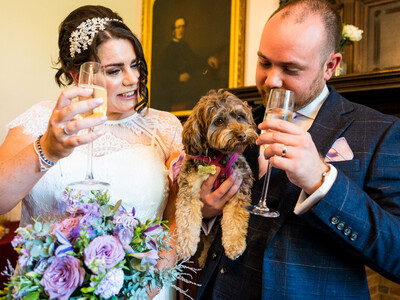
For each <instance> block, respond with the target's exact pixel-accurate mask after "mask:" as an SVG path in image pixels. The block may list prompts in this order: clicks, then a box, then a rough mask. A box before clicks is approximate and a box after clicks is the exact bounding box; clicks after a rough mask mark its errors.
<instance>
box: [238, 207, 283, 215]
mask: <svg viewBox="0 0 400 300" xmlns="http://www.w3.org/2000/svg"><path fill="white" fill-rule="evenodd" d="M244 208H245V209H246V210H247V211H248V212H250V213H251V214H253V215H257V216H262V217H267V218H277V217H279V216H280V213H279V212H278V211H276V210H274V209H271V208H268V207H262V206H259V205H246V206H245V207H244Z"/></svg>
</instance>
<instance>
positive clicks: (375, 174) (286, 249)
mask: <svg viewBox="0 0 400 300" xmlns="http://www.w3.org/2000/svg"><path fill="white" fill-rule="evenodd" d="M341 26H342V25H341V21H340V17H339V15H338V14H337V12H336V11H335V10H334V9H333V8H332V7H331V6H330V5H329V4H328V3H327V2H325V1H322V0H293V1H289V2H288V4H286V6H283V7H281V8H280V9H278V10H277V11H276V12H275V13H274V14H273V15H272V16H271V17H270V19H269V20H268V21H267V23H266V25H265V27H264V30H263V33H262V36H261V41H260V46H259V51H258V54H257V55H258V63H257V70H256V83H257V87H258V89H259V91H260V92H261V94H262V96H263V99H267V97H268V94H269V91H270V89H272V88H284V89H290V90H293V91H294V92H295V110H296V112H297V114H296V116H297V118H296V119H294V121H293V123H289V122H286V121H282V120H269V121H266V122H262V114H263V111H262V110H261V111H260V109H257V110H256V111H255V118H256V119H258V121H259V123H260V122H261V123H260V125H259V129H262V130H267V131H266V132H265V133H263V134H261V135H260V136H259V138H258V140H257V145H258V146H260V145H262V144H269V145H270V146H269V147H267V148H266V149H265V151H264V152H263V153H259V147H258V146H254V147H252V148H248V149H247V150H246V153H245V154H246V157H247V160H248V162H249V164H250V165H251V167H252V170H253V173H254V176H255V178H257V180H256V181H255V183H254V187H253V191H252V198H253V203H257V202H258V200H259V197H260V193H261V188H262V182H263V176H264V173H265V169H266V165H265V164H266V160H268V159H269V160H270V163H271V164H272V166H273V171H272V176H271V182H270V188H269V191H268V205H269V206H270V207H271V208H274V209H276V210H278V211H279V212H280V214H281V216H280V217H278V218H276V219H271V218H264V217H261V216H254V215H251V217H250V221H249V231H248V236H247V249H246V251H245V253H244V254H243V255H242V256H241V257H239V258H238V259H236V260H234V261H232V260H230V259H228V258H227V257H226V256H225V255H224V251H223V248H222V246H221V231H220V230H219V233H218V236H217V238H216V239H215V241H214V243H213V245H212V246H211V248H210V250H209V252H208V259H207V262H206V265H205V267H204V269H203V271H202V277H201V281H200V283H201V284H202V286H201V287H200V288H199V291H198V295H197V297H198V299H333V298H334V299H348V298H351V297H353V298H356V299H369V290H368V284H367V280H366V275H365V268H364V265H368V266H369V267H371V268H372V269H374V270H376V271H378V272H379V273H381V274H382V275H384V276H385V277H387V278H389V279H391V280H393V281H396V282H400V239H399V238H398V237H399V236H400V121H399V119H398V118H396V117H393V116H386V115H383V114H381V113H379V112H376V111H374V110H372V109H369V108H367V107H364V106H362V105H359V104H355V103H352V102H349V101H348V100H346V99H345V98H343V97H342V96H340V95H339V94H338V93H337V92H336V91H335V89H334V88H332V87H328V86H327V85H326V81H327V80H329V79H330V78H331V76H332V74H333V72H334V70H335V68H336V67H337V66H338V64H339V62H340V60H341V59H342V56H341V54H339V53H338V52H337V50H338V46H339V41H340V34H341V28H342V27H341ZM377 100H378V99H377ZM268 130H271V131H268ZM274 131H275V132H274ZM276 131H277V132H276ZM283 149H285V151H283ZM217 175H218V174H215V175H214V176H211V177H210V178H209V179H208V180H207V181H206V182H205V183H204V184H203V187H202V200H203V202H204V204H205V205H204V208H203V216H204V217H205V218H213V217H215V216H218V215H220V214H221V212H222V207H223V205H224V204H225V203H226V201H228V200H229V198H230V197H231V195H232V194H234V193H235V191H236V190H237V188H238V185H240V179H238V178H235V177H234V176H232V177H230V178H229V179H228V180H226V181H225V183H224V184H223V185H221V186H220V188H219V189H217V190H215V191H213V190H212V185H213V181H214V180H215V178H216V176H217ZM214 226H219V224H218V217H217V221H216V222H215V224H214Z"/></svg>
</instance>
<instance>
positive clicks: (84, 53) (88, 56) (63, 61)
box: [55, 5, 148, 111]
mask: <svg viewBox="0 0 400 300" xmlns="http://www.w3.org/2000/svg"><path fill="white" fill-rule="evenodd" d="M93 18H96V19H93ZM91 19H93V20H94V21H93V23H91V22H89V23H88V21H89V20H91ZM96 21H100V22H102V24H104V27H102V26H99V25H98V23H96ZM122 21H123V20H122V18H121V17H120V16H119V15H118V14H117V13H115V12H113V11H112V10H111V9H109V8H107V7H104V6H100V5H85V6H81V7H79V8H77V9H75V10H74V11H72V12H71V13H70V14H69V15H68V16H67V17H66V18H65V20H64V21H62V23H61V24H60V27H59V37H58V48H59V57H58V60H57V62H56V65H60V66H59V67H57V68H56V69H57V73H56V75H55V80H56V82H57V84H58V85H59V86H60V87H61V86H64V87H66V86H68V85H70V84H72V83H73V78H72V76H71V74H70V72H71V71H75V72H79V68H80V66H81V64H83V63H84V62H87V61H89V60H93V59H94V60H96V61H99V58H98V56H97V51H98V47H99V46H100V45H101V44H102V43H104V42H105V41H107V40H109V39H125V40H128V41H129V42H130V43H131V44H132V46H133V49H134V51H135V54H136V57H137V60H138V69H139V82H140V84H139V93H140V96H141V101H139V103H138V104H137V105H136V107H135V109H136V110H137V111H141V110H142V109H143V108H145V107H146V106H147V103H148V90H147V86H146V84H147V75H148V71H147V63H146V61H145V59H144V54H143V48H142V45H141V43H140V41H139V40H138V38H137V37H136V36H135V35H134V34H133V33H132V31H131V30H130V29H129V28H128V27H127V26H126V25H125V24H124V23H123V22H122ZM85 22H86V23H85ZM88 24H90V25H88ZM78 26H79V28H78ZM80 28H83V30H82V29H81V30H79V29H80ZM86 29H88V30H86ZM93 31H94V36H91V33H92V32H93ZM76 34H78V35H81V37H82V36H83V37H84V38H83V39H82V40H83V42H82V41H81V42H80V44H79V43H76V45H74V44H73V43H74V41H73V36H72V35H74V36H75V35H76ZM85 39H86V40H85ZM88 40H89V41H88Z"/></svg>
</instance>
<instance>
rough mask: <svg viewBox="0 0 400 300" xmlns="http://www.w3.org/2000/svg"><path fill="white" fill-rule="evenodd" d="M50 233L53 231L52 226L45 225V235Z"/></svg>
mask: <svg viewBox="0 0 400 300" xmlns="http://www.w3.org/2000/svg"><path fill="white" fill-rule="evenodd" d="M50 231H51V225H50V223H44V225H43V232H44V233H45V234H49V233H50Z"/></svg>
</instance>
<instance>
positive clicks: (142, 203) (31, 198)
mask: <svg viewBox="0 0 400 300" xmlns="http://www.w3.org/2000/svg"><path fill="white" fill-rule="evenodd" d="M54 105H55V103H54V102H50V101H48V102H41V103H39V104H36V105H35V106H33V107H32V108H30V109H29V110H27V111H26V112H24V113H23V114H21V115H20V116H18V117H17V118H16V119H14V120H13V121H12V122H11V123H9V124H8V125H7V127H8V128H14V127H17V126H23V132H24V134H27V135H31V136H32V137H37V136H39V135H41V134H43V133H44V132H45V131H46V129H47V123H48V120H49V118H50V115H51V112H52V110H53V108H54ZM98 129H101V130H103V131H104V132H105V134H104V135H103V136H101V137H100V138H98V139H97V140H96V141H95V142H94V151H93V152H94V159H93V174H94V177H95V179H97V180H101V181H106V182H108V183H110V184H111V188H110V194H111V202H112V203H115V202H117V201H118V200H119V199H122V201H123V206H124V207H125V208H126V209H127V210H129V211H130V210H131V209H132V207H135V210H136V216H137V217H138V218H139V219H140V220H142V221H145V220H147V219H148V218H155V217H160V218H161V217H162V214H163V211H164V208H165V206H166V202H167V196H168V191H169V189H168V170H167V169H166V167H165V162H166V160H167V159H168V158H169V156H170V154H171V153H172V152H174V151H180V150H181V148H182V145H181V134H182V126H181V124H180V122H179V120H178V119H177V118H176V117H175V116H173V115H172V114H170V113H167V112H162V111H158V110H154V109H148V110H144V111H143V112H142V113H140V114H139V113H135V114H134V115H132V116H130V117H128V118H126V119H123V120H118V121H107V122H106V123H105V124H104V125H102V126H101V128H98ZM86 164H87V146H82V147H78V148H76V149H75V150H74V151H73V153H72V154H71V155H70V156H68V157H66V158H64V159H61V160H60V161H58V162H57V164H56V165H55V166H54V167H53V168H51V169H50V170H49V171H47V173H46V174H45V175H44V176H43V177H42V178H41V179H40V180H39V182H38V183H37V184H36V185H35V186H34V187H33V188H32V190H31V191H30V192H29V194H28V195H27V196H26V197H25V198H24V199H23V200H22V215H21V224H25V223H32V221H31V217H38V216H41V217H42V218H45V219H54V218H62V217H63V216H64V214H65V204H64V203H63V202H62V200H61V199H62V195H63V191H64V188H65V186H66V185H67V184H68V183H70V182H74V181H79V180H83V179H84V177H85V172H86ZM173 294H174V290H173V289H172V288H171V289H163V290H162V291H161V292H160V294H158V295H157V297H156V298H155V299H162V300H166V299H174V297H173Z"/></svg>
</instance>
